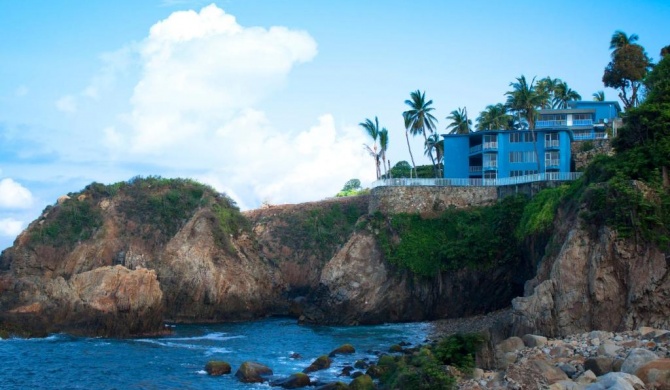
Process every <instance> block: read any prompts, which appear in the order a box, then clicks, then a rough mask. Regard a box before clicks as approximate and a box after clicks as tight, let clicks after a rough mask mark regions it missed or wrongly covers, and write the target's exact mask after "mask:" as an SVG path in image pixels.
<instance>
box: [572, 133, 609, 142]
mask: <svg viewBox="0 0 670 390" xmlns="http://www.w3.org/2000/svg"><path fill="white" fill-rule="evenodd" d="M572 136H573V138H574V139H575V141H584V140H589V139H604V138H607V133H605V132H601V131H596V132H590V131H589V132H576V133H573V134H572Z"/></svg>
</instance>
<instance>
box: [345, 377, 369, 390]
mask: <svg viewBox="0 0 670 390" xmlns="http://www.w3.org/2000/svg"><path fill="white" fill-rule="evenodd" d="M374 388H375V384H374V383H373V382H372V378H371V377H370V376H369V375H361V376H359V377H358V378H356V379H354V380H353V381H351V383H349V390H374Z"/></svg>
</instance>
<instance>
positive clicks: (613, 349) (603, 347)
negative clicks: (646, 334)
mask: <svg viewBox="0 0 670 390" xmlns="http://www.w3.org/2000/svg"><path fill="white" fill-rule="evenodd" d="M620 350H621V347H620V346H618V345H616V344H615V343H613V342H611V341H605V342H603V343H601V344H600V346H599V347H598V355H599V356H609V357H616V356H617V354H618V352H619V351H620Z"/></svg>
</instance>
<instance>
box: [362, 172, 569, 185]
mask: <svg viewBox="0 0 670 390" xmlns="http://www.w3.org/2000/svg"><path fill="white" fill-rule="evenodd" d="M581 176H582V172H546V173H536V174H534V175H525V176H517V177H505V178H501V179H465V178H464V179H408V178H401V179H381V180H377V181H375V182H373V183H372V188H375V187H402V186H431V187H490V186H493V187H497V186H507V185H515V184H524V183H533V182H539V181H572V180H577V179H579V178H580V177H581Z"/></svg>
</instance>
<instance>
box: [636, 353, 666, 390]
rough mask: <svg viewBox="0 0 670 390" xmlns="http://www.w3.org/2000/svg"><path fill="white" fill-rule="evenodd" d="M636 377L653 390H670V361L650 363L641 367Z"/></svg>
mask: <svg viewBox="0 0 670 390" xmlns="http://www.w3.org/2000/svg"><path fill="white" fill-rule="evenodd" d="M635 376H637V377H638V378H640V380H641V381H642V382H644V384H645V385H647V387H649V388H651V389H658V390H670V359H659V360H654V361H652V362H649V363H647V364H645V365H643V366H642V367H640V368H639V369H638V370H637V371H636V372H635Z"/></svg>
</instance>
